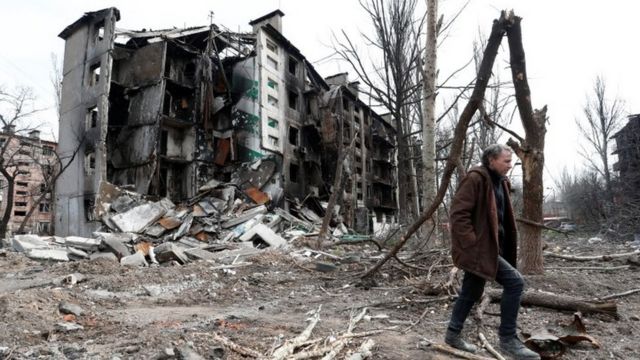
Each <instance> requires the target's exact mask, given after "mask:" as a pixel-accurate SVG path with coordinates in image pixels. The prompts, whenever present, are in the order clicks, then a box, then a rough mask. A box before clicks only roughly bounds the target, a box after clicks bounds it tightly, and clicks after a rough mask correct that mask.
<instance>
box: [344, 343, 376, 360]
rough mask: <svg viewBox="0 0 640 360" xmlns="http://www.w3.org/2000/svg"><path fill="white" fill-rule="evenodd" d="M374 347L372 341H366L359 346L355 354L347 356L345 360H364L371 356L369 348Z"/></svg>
mask: <svg viewBox="0 0 640 360" xmlns="http://www.w3.org/2000/svg"><path fill="white" fill-rule="evenodd" d="M375 345H376V342H375V341H373V339H367V340H365V341H364V342H363V343H362V344H361V345H360V347H359V348H358V351H357V352H355V353H353V354H351V355H348V356H347V358H346V359H347V360H364V359H366V358H368V357H369V356H371V355H373V354H372V353H371V348H373V347H374V346H375Z"/></svg>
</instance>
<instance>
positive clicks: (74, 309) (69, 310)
mask: <svg viewBox="0 0 640 360" xmlns="http://www.w3.org/2000/svg"><path fill="white" fill-rule="evenodd" d="M58 311H60V313H61V314H72V315H75V316H82V314H84V310H83V309H82V308H81V307H80V305H76V304H72V303H68V302H66V301H63V302H61V303H60V304H59V305H58Z"/></svg>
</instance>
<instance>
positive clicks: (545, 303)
mask: <svg viewBox="0 0 640 360" xmlns="http://www.w3.org/2000/svg"><path fill="white" fill-rule="evenodd" d="M485 294H487V296H489V297H490V298H491V301H492V302H498V301H499V300H500V299H501V298H502V290H498V289H487V290H485ZM521 304H522V305H529V306H540V307H546V308H549V309H555V310H567V311H573V312H576V311H581V312H582V313H583V314H589V313H600V314H606V315H610V316H612V317H614V318H615V319H618V317H619V315H618V306H617V304H616V303H615V302H613V301H610V302H602V301H593V300H585V299H581V298H576V297H573V296H566V295H558V294H554V293H549V292H539V291H525V293H524V294H522V300H521Z"/></svg>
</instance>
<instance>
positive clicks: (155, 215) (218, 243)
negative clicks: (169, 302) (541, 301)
mask: <svg viewBox="0 0 640 360" xmlns="http://www.w3.org/2000/svg"><path fill="white" fill-rule="evenodd" d="M243 171H244V172H243V173H242V175H243V176H242V177H239V178H236V179H235V180H233V181H232V182H231V183H229V184H225V183H221V182H218V181H215V182H211V187H210V188H206V190H205V191H203V192H201V193H199V194H197V195H196V196H195V197H194V198H193V199H191V200H187V201H185V202H184V203H181V204H174V203H173V202H171V201H170V200H168V199H166V198H164V199H162V200H160V201H149V200H147V199H146V198H145V197H144V196H142V195H139V194H136V193H133V192H131V191H129V190H123V189H121V188H119V187H117V186H114V185H111V184H108V183H102V185H101V186H102V188H101V189H102V194H103V196H105V197H104V198H103V200H102V201H101V202H100V209H101V210H100V215H101V216H100V218H99V219H101V220H102V224H103V226H102V228H101V229H100V230H99V231H95V232H93V233H92V238H86V237H78V236H68V237H40V236H35V235H16V236H13V237H12V238H11V244H12V247H13V249H14V250H15V251H18V252H24V253H25V254H26V255H27V256H28V257H30V258H33V259H38V260H54V261H69V260H82V259H91V260H95V259H109V260H112V261H118V262H120V264H121V265H128V266H138V267H145V266H149V264H160V265H167V264H186V263H188V262H190V261H209V262H212V263H216V264H222V265H223V266H227V265H233V264H236V263H237V262H239V261H242V259H243V258H246V257H248V256H251V255H254V254H256V253H258V252H260V251H261V249H264V248H270V249H286V248H287V247H288V245H289V243H290V242H291V241H293V240H296V239H299V238H304V237H314V236H317V234H318V231H319V223H320V222H321V220H322V216H323V213H324V212H325V210H324V209H322V207H321V206H320V205H317V204H319V202H318V200H317V199H314V200H313V202H309V204H311V205H310V206H305V205H304V204H301V203H300V202H298V201H297V200H295V202H294V203H293V204H292V208H293V209H294V213H293V214H292V213H289V212H288V211H286V210H284V209H282V208H279V207H276V208H273V206H272V203H271V200H270V201H267V202H266V203H265V204H261V205H258V204H256V203H255V201H254V200H255V198H254V199H253V200H252V197H247V196H246V190H247V189H252V188H253V187H254V186H255V185H261V184H265V183H267V182H268V181H269V179H270V176H271V174H272V164H271V163H270V162H268V161H261V162H256V163H254V164H253V165H252V166H251V167H245V168H244V170H243ZM258 187H259V186H258ZM105 194H107V195H108V196H106V195H105ZM272 208H273V209H272ZM271 209H272V210H271ZM317 209H320V210H317ZM294 214H295V215H294ZM300 217H302V218H300ZM331 231H332V232H333V233H334V234H336V235H342V234H345V233H348V231H349V230H348V229H347V228H346V227H345V226H344V225H343V224H341V223H338V226H337V227H336V228H335V230H334V229H331Z"/></svg>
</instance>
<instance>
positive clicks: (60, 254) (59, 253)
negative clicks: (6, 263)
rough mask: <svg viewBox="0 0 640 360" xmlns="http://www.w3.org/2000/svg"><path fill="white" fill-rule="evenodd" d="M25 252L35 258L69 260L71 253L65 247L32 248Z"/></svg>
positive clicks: (29, 256)
mask: <svg viewBox="0 0 640 360" xmlns="http://www.w3.org/2000/svg"><path fill="white" fill-rule="evenodd" d="M25 254H26V255H27V257H28V258H31V259H35V260H53V261H69V253H68V252H67V250H64V249H30V250H28V251H26V252H25Z"/></svg>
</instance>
